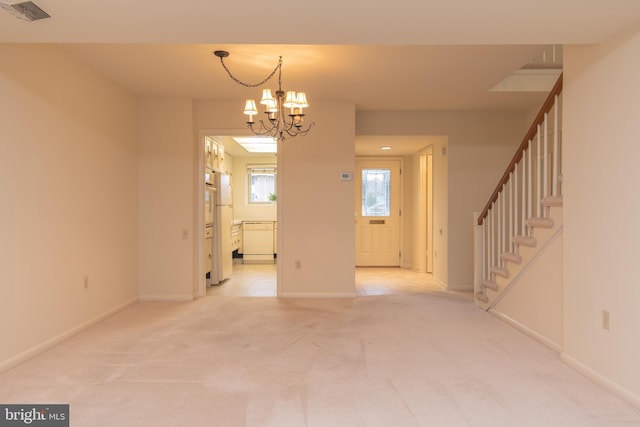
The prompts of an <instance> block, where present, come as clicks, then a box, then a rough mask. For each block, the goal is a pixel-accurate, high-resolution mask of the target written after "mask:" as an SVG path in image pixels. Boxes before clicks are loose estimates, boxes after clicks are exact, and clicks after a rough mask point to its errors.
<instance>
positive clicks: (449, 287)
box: [446, 285, 473, 292]
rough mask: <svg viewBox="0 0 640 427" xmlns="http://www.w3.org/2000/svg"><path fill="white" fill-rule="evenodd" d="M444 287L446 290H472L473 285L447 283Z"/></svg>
mask: <svg viewBox="0 0 640 427" xmlns="http://www.w3.org/2000/svg"><path fill="white" fill-rule="evenodd" d="M446 289H447V290H448V291H465V292H467V291H473V285H471V286H469V285H447V287H446Z"/></svg>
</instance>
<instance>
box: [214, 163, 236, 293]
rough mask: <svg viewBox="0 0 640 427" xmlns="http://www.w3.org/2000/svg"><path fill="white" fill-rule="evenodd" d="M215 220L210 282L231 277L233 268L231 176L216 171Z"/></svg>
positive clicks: (218, 281) (217, 281)
mask: <svg viewBox="0 0 640 427" xmlns="http://www.w3.org/2000/svg"><path fill="white" fill-rule="evenodd" d="M215 180H216V189H217V191H216V193H215V194H216V196H215V201H216V203H215V210H216V213H215V221H214V224H213V226H214V233H213V236H214V237H213V240H214V243H213V258H214V259H213V271H212V280H211V281H212V282H213V283H214V284H215V283H220V282H222V281H223V280H226V279H228V278H229V277H231V271H232V269H233V244H232V240H231V227H232V225H233V193H232V189H231V177H230V176H229V175H227V174H222V173H216V174H215Z"/></svg>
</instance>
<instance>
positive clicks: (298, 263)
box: [296, 259, 302, 270]
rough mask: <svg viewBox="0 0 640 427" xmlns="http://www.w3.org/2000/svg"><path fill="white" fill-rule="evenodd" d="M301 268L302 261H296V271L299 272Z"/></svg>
mask: <svg viewBox="0 0 640 427" xmlns="http://www.w3.org/2000/svg"><path fill="white" fill-rule="evenodd" d="M301 268H302V260H299V259H297V260H296V270H300V269H301Z"/></svg>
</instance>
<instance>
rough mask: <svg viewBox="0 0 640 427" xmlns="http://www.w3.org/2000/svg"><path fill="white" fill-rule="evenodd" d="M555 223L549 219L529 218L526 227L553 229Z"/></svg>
mask: <svg viewBox="0 0 640 427" xmlns="http://www.w3.org/2000/svg"><path fill="white" fill-rule="evenodd" d="M554 224H555V222H554V221H553V220H552V219H551V218H529V219H528V220H527V225H528V226H529V227H539V228H553V226H554Z"/></svg>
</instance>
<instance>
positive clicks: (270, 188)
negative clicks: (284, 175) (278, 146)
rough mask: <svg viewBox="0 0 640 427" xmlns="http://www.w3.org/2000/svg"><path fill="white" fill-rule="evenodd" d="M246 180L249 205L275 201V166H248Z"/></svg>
mask: <svg viewBox="0 0 640 427" xmlns="http://www.w3.org/2000/svg"><path fill="white" fill-rule="evenodd" d="M247 178H248V180H247V182H248V185H247V189H248V192H249V194H248V198H247V200H248V201H249V204H264V203H272V202H274V201H276V188H277V181H276V178H277V169H276V167H275V165H248V166H247Z"/></svg>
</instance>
